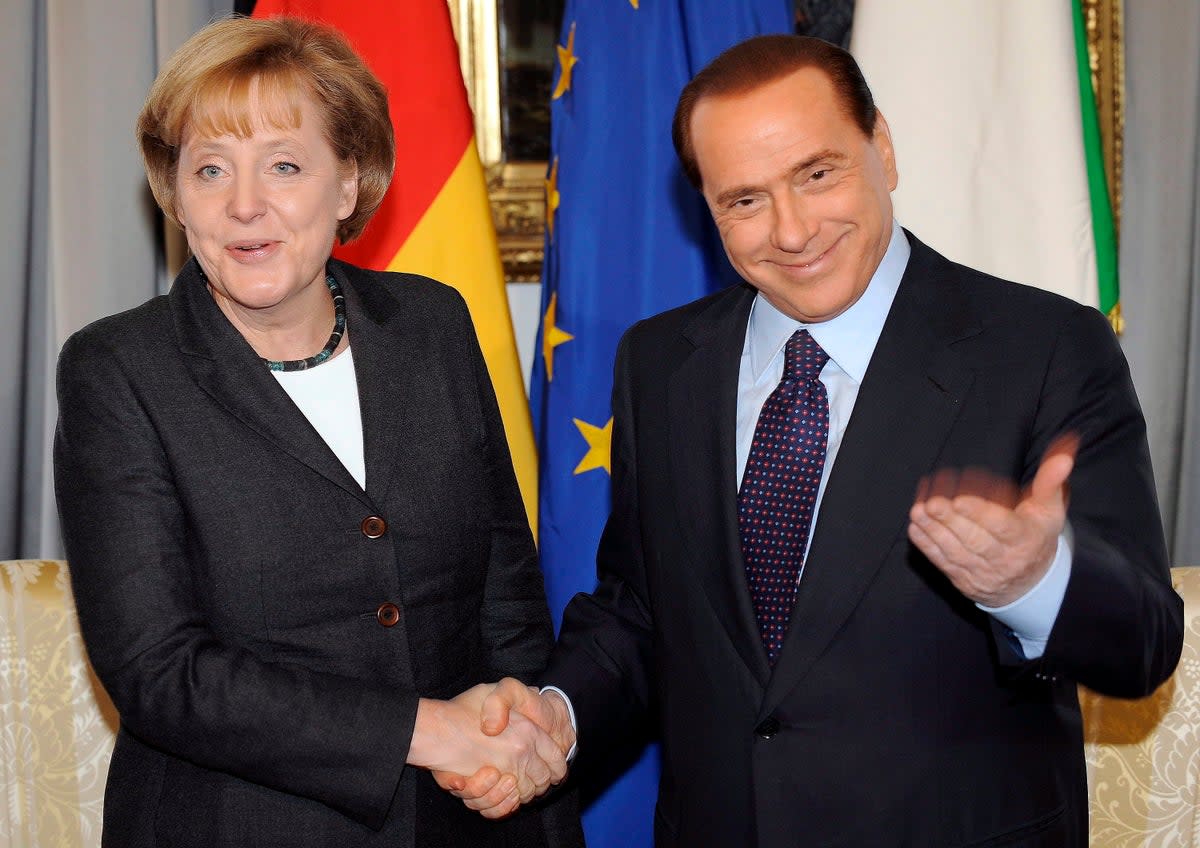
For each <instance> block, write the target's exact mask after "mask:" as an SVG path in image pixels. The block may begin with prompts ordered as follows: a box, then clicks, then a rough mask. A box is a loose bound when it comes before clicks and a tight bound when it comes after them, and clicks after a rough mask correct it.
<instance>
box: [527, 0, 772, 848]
mask: <svg viewBox="0 0 1200 848" xmlns="http://www.w3.org/2000/svg"><path fill="white" fill-rule="evenodd" d="M792 24H793V9H792V3H791V0H686V2H684V0H669V1H668V0H603V2H601V1H600V0H568V2H567V5H566V10H565V12H564V16H563V29H562V37H561V39H560V43H559V45H558V65H559V67H558V71H557V77H556V85H555V88H554V92H553V95H552V101H551V120H552V125H551V154H550V165H549V173H548V175H547V179H546V216H547V217H546V259H545V265H544V267H543V271H542V280H543V288H542V316H543V320H542V325H541V330H540V332H539V336H538V342H539V344H538V351H539V356H538V357H537V359H536V362H535V365H534V375H533V392H532V395H533V397H532V410H533V415H534V422H535V427H536V429H537V433H538V448H539V450H538V453H539V457H540V471H539V474H540V492H541V500H540V518H539V533H538V535H539V546H540V550H541V557H542V568H543V570H544V572H545V576H546V590H547V593H548V594H549V598H550V609H551V611H552V612H553V614H554V615H555V619H556V625H557V623H558V622H559V619H560V617H561V614H562V610H563V607H564V606H565V605H566V603H567V601H568V600H570V598H571V596H572V595H574V594H575V593H576V592H580V591H589V590H591V589H592V588H593V587H594V586H595V583H596V571H595V552H596V546H597V543H598V542H599V539H600V533H601V530H602V529H603V526H604V521H605V519H606V517H607V516H608V507H609V479H608V475H609V471H610V467H609V445H610V441H611V435H612V418H611V415H610V410H609V394H610V391H611V388H612V364H613V357H614V354H615V353H616V348H617V342H618V341H619V339H620V337H621V334H622V333H623V332H624V331H625V329H626V328H627V327H629V326H630V325H631V324H633V323H634V322H635V321H637V320H639V319H641V318H644V317H646V316H649V315H653V314H655V313H658V312H661V311H663V310H665V309H670V308H671V307H674V306H678V305H679V304H682V303H686V302H688V301H690V300H694V299H696V298H698V297H702V296H704V295H706V294H708V293H710V292H713V291H715V290H717V289H719V288H722V287H723V286H726V285H728V284H729V283H731V282H732V281H733V276H732V270H731V269H730V268H729V265H728V262H727V261H726V260H725V256H724V252H723V250H722V248H721V245H720V241H719V239H718V238H717V234H716V230H715V228H714V227H713V225H712V222H711V219H710V217H709V214H708V210H707V208H706V206H705V204H704V201H703V199H702V198H701V197H700V195H699V194H698V193H697V192H696V191H695V189H693V188H692V187H691V186H690V185H688V183H687V180H686V178H685V177H684V176H683V173H682V172H681V170H680V169H679V165H678V163H677V161H676V158H675V152H674V149H673V147H672V145H671V132H670V129H671V117H672V115H673V114H674V111H675V101H676V98H677V97H678V96H679V92H680V90H681V89H682V88H683V86H684V84H685V83H686V82H687V81H688V80H689V79H691V78H692V76H693V75H694V74H695V73H696V72H697V71H699V70H700V69H701V68H702V67H704V65H706V64H707V63H708V62H709V61H710V60H711V59H712V58H714V57H715V56H716V55H717V54H718V53H720V52H721V51H722V50H724V49H725V48H726V47H729V46H731V45H732V44H735V43H736V42H738V41H741V40H743V39H745V38H749V37H750V36H753V35H759V34H762V33H768V32H790V31H791V29H792ZM580 744H581V746H586V745H587V740H586V739H583V740H580ZM657 779H658V762H657V754H656V752H655V751H653V750H651V751H649V752H648V753H647V754H646V755H645V756H643V757H642V759H641V760H640V761H639V762H638V763H637V764H636V765H635V766H634V767H633V768H632V769H631V770H630V771H629V772H627V773H626V774H625V776H624V777H623V778H621V779H620V780H619V781H617V782H616V783H615V784H613V786H612V787H611V788H610V789H608V790H607V791H606V792H605V793H604V794H603V795H602V796H601V797H600V798H599V799H598V800H597V801H596V802H595V803H593V804H592V805H591V806H590V807H589V808H588V810H587V811H586V812H585V814H584V826H585V828H586V830H587V836H588V844H589V845H590V846H592V848H609V847H610V846H613V848H615V846H621V848H630V846H632V848H639V846H650V845H651V844H652V843H653V837H652V830H653V828H652V825H653V809H654V798H655V795H656V784H657ZM585 800H586V799H585Z"/></svg>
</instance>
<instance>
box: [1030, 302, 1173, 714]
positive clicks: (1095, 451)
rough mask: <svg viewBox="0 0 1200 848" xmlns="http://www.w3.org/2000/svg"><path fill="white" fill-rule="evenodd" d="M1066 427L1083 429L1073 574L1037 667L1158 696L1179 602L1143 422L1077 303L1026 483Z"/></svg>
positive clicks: (1117, 356)
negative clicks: (1157, 688) (1051, 444)
mask: <svg viewBox="0 0 1200 848" xmlns="http://www.w3.org/2000/svg"><path fill="white" fill-rule="evenodd" d="M1063 432H1075V433H1077V434H1079V436H1080V446H1079V451H1078V454H1077V456H1076V464H1075V468H1074V471H1073V472H1072V474H1071V478H1070V486H1071V492H1070V500H1069V503H1068V520H1069V521H1070V524H1071V528H1072V531H1073V533H1074V555H1073V558H1072V565H1071V577H1070V581H1069V583H1068V585H1067V590H1066V594H1065V595H1064V598H1063V603H1062V606H1061V608H1060V610H1059V614H1058V618H1057V619H1056V621H1055V624H1054V627H1053V629H1052V631H1051V634H1050V639H1049V642H1048V643H1047V646H1046V651H1045V654H1044V655H1043V657H1042V658H1041V660H1040V661H1036V662H1034V663H1033V664H1032V665H1033V666H1034V667H1035V668H1037V669H1038V673H1041V674H1043V675H1045V676H1048V677H1057V676H1066V677H1068V678H1070V679H1073V680H1076V681H1078V682H1080V683H1083V684H1084V685H1086V686H1088V687H1090V688H1092V689H1095V690H1096V691H1098V692H1102V693H1105V694H1110V695H1118V696H1125V697H1139V696H1142V695H1146V694H1148V693H1150V692H1152V691H1153V690H1154V689H1155V688H1156V687H1157V686H1159V685H1160V684H1161V683H1162V682H1163V681H1164V680H1166V679H1167V677H1168V676H1170V674H1171V673H1172V671H1173V670H1174V669H1175V665H1176V663H1177V662H1178V660H1179V655H1180V651H1181V650H1182V644H1183V602H1182V600H1181V599H1180V597H1179V596H1178V594H1176V592H1175V591H1174V590H1173V589H1172V587H1171V579H1170V569H1169V564H1168V560H1167V551H1166V544H1165V541H1164V538H1163V530H1162V522H1161V519H1160V517H1159V512H1158V503H1157V498H1156V495H1155V489H1154V478H1153V474H1152V472H1151V467H1150V454H1149V448H1148V446H1147V442H1146V424H1145V421H1144V419H1143V417H1142V411H1141V408H1140V407H1139V405H1138V401H1137V396H1136V395H1135V393H1134V388H1133V383H1132V380H1131V379H1130V375H1129V368H1128V365H1127V364H1126V362H1125V357H1124V355H1123V354H1122V353H1121V350H1120V347H1119V346H1118V344H1117V341H1116V337H1115V336H1114V335H1113V333H1112V331H1111V330H1110V329H1109V326H1108V323H1107V321H1106V320H1105V319H1104V317H1103V316H1102V315H1101V314H1100V313H1099V312H1097V311H1096V310H1094V309H1089V308H1083V307H1080V308H1077V309H1076V310H1074V311H1073V312H1072V314H1071V315H1070V317H1069V318H1068V320H1067V321H1066V324H1065V326H1064V328H1063V331H1062V333H1061V334H1060V336H1059V339H1058V342H1057V344H1056V346H1055V349H1054V353H1053V355H1052V357H1051V360H1050V364H1049V367H1048V369H1047V372H1046V375H1045V383H1044V388H1043V393H1042V400H1041V403H1040V407H1039V411H1038V415H1037V418H1036V421H1035V424H1034V430H1033V439H1032V450H1031V451H1030V453H1029V455H1028V460H1027V469H1026V480H1027V481H1028V480H1029V479H1031V478H1032V476H1033V473H1034V472H1035V471H1036V468H1037V465H1038V463H1039V462H1040V461H1041V457H1042V454H1043V453H1044V452H1045V449H1046V446H1047V445H1048V444H1049V443H1050V441H1051V440H1052V439H1053V438H1054V437H1055V436H1057V435H1059V434H1060V433H1063Z"/></svg>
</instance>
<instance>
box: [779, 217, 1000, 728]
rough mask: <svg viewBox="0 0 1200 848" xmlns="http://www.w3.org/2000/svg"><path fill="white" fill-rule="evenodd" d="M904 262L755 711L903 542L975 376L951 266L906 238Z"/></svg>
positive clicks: (823, 640) (797, 675)
mask: <svg viewBox="0 0 1200 848" xmlns="http://www.w3.org/2000/svg"><path fill="white" fill-rule="evenodd" d="M909 241H910V242H911V243H912V256H911V257H910V259H909V263H908V268H907V269H906V270H905V273H904V277H903V279H902V280H901V283H900V288H899V290H898V291H897V293H896V299H895V300H894V301H893V303H892V309H891V311H890V312H889V314H888V318H887V321H886V322H885V324H884V328H883V332H882V333H881V335H880V337H879V342H878V344H877V345H876V347H875V352H874V354H873V355H872V357H871V363H870V365H869V366H868V368H867V373H866V376H865V378H864V380H863V384H862V386H861V388H860V390H859V393H858V399H857V401H856V402H855V406H854V412H853V414H852V415H851V417H850V422H849V425H848V426H847V428H846V433H845V435H844V437H843V441H842V446H841V448H840V450H839V452H838V456H837V459H836V463H835V465H834V467H833V470H832V473H831V475H830V478H829V481H828V483H827V485H826V490H825V495H824V497H823V499H822V501H821V508H820V513H819V515H818V516H817V526H816V531H815V535H814V537H813V541H812V545H811V547H810V550H809V554H808V560H807V562H806V563H805V567H804V573H803V575H802V577H801V580H800V583H799V587H798V589H797V595H796V605H795V608H794V609H793V612H792V619H791V623H790V625H789V629H788V634H787V637H786V639H785V641H784V645H783V651H782V653H781V654H780V657H779V660H778V661H777V664H776V667H775V669H774V674H773V675H772V678H771V682H770V685H769V686H768V689H767V695H766V698H765V700H764V703H763V708H762V714H763V715H764V716H765V715H767V714H769V713H770V712H771V711H772V710H774V709H775V708H776V707H777V706H778V705H779V703H780V702H781V701H782V700H783V698H784V697H785V696H786V695H787V693H788V692H789V691H790V690H791V689H792V688H794V687H795V686H796V685H797V684H798V683H799V682H800V680H801V679H802V678H803V676H804V675H805V673H806V672H807V671H808V670H809V668H811V666H812V664H813V662H814V661H815V660H816V659H817V657H819V656H820V655H821V654H822V653H823V652H824V651H825V649H826V647H827V646H828V645H829V643H830V641H831V640H832V639H833V638H834V637H835V635H836V634H837V632H838V630H839V629H840V628H841V627H842V626H843V624H845V622H846V620H847V619H848V618H849V617H850V615H851V614H852V613H853V612H854V608H855V606H856V605H857V604H858V602H859V600H860V599H861V598H862V596H863V594H864V593H865V592H866V591H867V589H868V587H869V586H870V584H871V581H872V580H873V579H874V577H875V575H876V573H877V572H878V570H879V568H880V567H881V566H882V565H883V563H884V561H885V559H886V557H887V554H888V551H889V550H890V549H891V548H892V546H893V545H894V544H895V543H896V542H897V541H898V540H899V539H900V538H901V537H902V536H903V535H904V534H905V532H906V530H907V526H908V511H909V508H910V507H911V505H912V500H913V496H914V494H915V493H916V487H917V483H918V481H919V480H920V478H921V477H922V476H924V475H926V474H928V473H929V472H930V471H931V470H932V468H933V465H934V463H935V462H936V460H937V457H938V454H939V453H940V452H941V449H942V445H943V444H944V443H945V440H946V438H947V436H948V435H949V433H950V429H951V427H952V426H953V424H954V422H955V420H956V419H957V418H958V414H959V411H960V409H961V407H962V403H963V400H964V398H965V397H966V394H967V391H968V390H969V388H970V386H971V382H972V380H973V378H974V375H973V373H972V372H971V371H970V370H968V369H967V368H965V367H964V366H963V365H962V364H961V363H960V361H959V357H958V355H957V354H956V353H955V351H954V350H953V344H954V342H956V341H959V340H961V339H964V338H967V337H969V336H972V335H975V334H977V333H978V332H980V327H979V324H978V322H977V321H976V320H975V318H974V316H973V314H972V312H971V310H970V309H969V307H968V306H967V304H966V302H965V300H964V299H963V297H962V293H961V292H960V290H959V289H958V287H957V285H956V279H955V274H954V271H953V266H952V265H951V264H950V263H949V262H947V261H946V260H945V259H943V258H942V257H940V256H938V255H937V254H936V253H934V252H933V251H931V250H930V249H929V248H927V247H925V246H924V245H923V244H921V243H920V242H919V241H917V240H916V239H915V238H914V237H913V236H912V235H911V234H910V235H909Z"/></svg>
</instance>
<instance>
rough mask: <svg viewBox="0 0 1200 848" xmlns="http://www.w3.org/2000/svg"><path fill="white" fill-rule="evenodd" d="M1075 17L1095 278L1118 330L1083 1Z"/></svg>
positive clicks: (1075, 4)
mask: <svg viewBox="0 0 1200 848" xmlns="http://www.w3.org/2000/svg"><path fill="white" fill-rule="evenodd" d="M1071 6H1072V10H1073V13H1074V18H1075V58H1076V64H1077V65H1078V67H1079V103H1080V106H1081V107H1082V108H1081V112H1082V118H1083V149H1084V155H1085V156H1086V159H1087V174H1088V194H1089V195H1090V197H1091V202H1092V234H1093V236H1094V237H1095V240H1096V277H1097V282H1098V284H1099V288H1100V290H1099V302H1100V311H1101V312H1103V313H1104V314H1105V315H1107V316H1108V317H1109V320H1110V321H1112V322H1113V326H1114V329H1118V330H1119V317H1120V308H1119V307H1120V302H1121V290H1120V281H1119V280H1118V278H1117V234H1116V229H1115V228H1114V226H1113V211H1112V201H1111V200H1110V195H1109V191H1108V181H1107V179H1106V178H1105V175H1104V150H1103V147H1102V146H1101V143H1100V119H1099V117H1098V116H1097V114H1096V93H1095V91H1093V89H1092V67H1091V62H1090V61H1089V59H1088V46H1087V31H1086V30H1085V27H1084V20H1083V3H1082V0H1072V3H1071Z"/></svg>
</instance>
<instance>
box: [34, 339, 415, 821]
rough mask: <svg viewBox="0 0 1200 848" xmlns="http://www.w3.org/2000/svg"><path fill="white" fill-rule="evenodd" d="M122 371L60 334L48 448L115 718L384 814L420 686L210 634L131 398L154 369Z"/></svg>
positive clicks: (176, 507) (232, 767)
mask: <svg viewBox="0 0 1200 848" xmlns="http://www.w3.org/2000/svg"><path fill="white" fill-rule="evenodd" d="M126 371H127V369H126V367H125V366H124V365H123V364H122V362H121V361H120V360H119V358H118V356H117V355H116V354H115V353H114V352H113V351H112V350H110V349H109V348H108V346H107V345H106V343H105V342H104V340H103V339H101V338H99V337H97V335H96V334H92V335H90V336H88V337H81V336H79V335H77V336H75V337H73V338H72V339H71V340H69V341H68V342H67V344H66V346H65V347H64V349H63V352H62V355H61V357H60V359H59V367H58V401H59V410H60V413H59V420H58V427H57V431H56V434H55V450H54V473H55V487H56V492H57V497H58V506H59V512H60V516H61V522H62V531H63V538H64V542H65V545H66V550H67V555H68V558H69V561H70V565H71V574H72V582H73V588H74V592H75V600H76V605H77V608H78V612H79V618H80V623H81V626H82V629H83V633H84V636H85V640H86V644H87V647H88V653H89V656H90V659H91V661H92V664H93V665H94V667H95V669H96V672H97V674H98V675H99V677H100V680H101V681H102V682H103V684H104V687H105V689H106V690H107V691H108V693H109V695H110V696H111V697H112V700H113V702H114V703H115V705H116V706H117V709H118V711H119V712H120V715H121V723H122V726H123V727H124V728H125V729H126V730H127V731H128V732H129V733H131V734H133V735H134V736H136V737H137V738H139V739H141V740H142V741H144V742H145V743H147V744H149V745H151V746H153V747H155V748H158V749H160V750H163V751H166V752H168V753H170V754H172V755H174V756H177V757H180V758H182V759H185V760H188V761H190V762H192V763H195V764H197V765H200V766H202V767H205V768H209V769H214V770H218V771H222V772H226V773H228V774H232V775H235V776H237V777H239V778H242V779H244V780H247V781H251V782H254V783H257V784H261V785H263V786H267V787H271V788H273V789H277V790H280V791H283V792H288V793H292V794H295V795H300V796H305V797H308V798H312V799H315V800H317V801H320V802H322V803H324V804H326V805H328V806H330V807H332V808H334V809H336V810H339V811H341V812H342V813H344V814H345V815H347V816H349V817H351V818H353V819H356V820H358V821H360V822H362V823H363V824H365V825H367V826H369V827H374V828H378V827H381V826H382V823H383V821H384V819H385V817H386V815H387V813H388V810H389V808H390V806H391V803H392V798H393V795H394V794H395V791H396V787H397V784H398V781H399V779H400V776H401V773H402V771H403V769H404V765H405V761H406V759H407V755H408V747H409V742H410V739H411V735H412V730H413V725H414V722H415V717H416V708H417V700H418V699H417V695H416V693H415V692H411V691H397V689H396V688H394V687H384V686H382V685H378V686H373V685H371V684H370V683H368V682H364V681H361V680H352V679H349V678H344V677H339V676H335V675H331V674H320V673H316V672H313V671H311V670H308V669H305V668H302V667H300V666H297V665H292V664H286V663H273V662H269V661H267V660H265V659H263V658H261V657H260V656H258V655H256V654H254V653H252V652H250V651H248V650H245V649H244V648H240V647H237V646H233V645H230V644H226V643H223V642H222V641H221V640H219V639H218V638H216V637H215V636H214V633H213V632H212V630H211V628H210V627H209V626H208V623H207V621H206V618H205V614H204V613H203V611H202V610H201V609H200V607H199V605H198V602H197V597H198V593H197V592H196V590H195V586H194V582H195V581H198V580H200V579H203V578H202V576H201V575H198V574H196V573H195V571H194V568H193V566H192V564H191V558H190V557H189V552H190V551H192V550H195V549H196V547H197V546H199V545H202V544H203V540H201V539H197V538H194V534H189V528H188V519H187V515H186V513H185V511H184V509H183V507H182V505H181V502H180V498H179V496H178V494H177V491H176V487H175V483H174V481H173V479H172V470H171V458H170V457H169V456H168V455H167V454H166V452H165V451H164V449H163V447H162V442H161V440H160V438H159V436H158V434H157V433H156V431H155V428H154V424H153V422H152V421H151V419H150V417H149V415H148V414H147V413H146V411H145V408H144V407H143V404H142V403H141V402H140V400H139V393H140V391H142V390H145V391H154V390H155V376H154V375H152V374H144V373H139V374H137V375H133V374H130V373H126ZM230 484H231V485H236V481H230ZM264 509H269V506H266V505H264ZM269 518H270V516H269V515H264V520H269Z"/></svg>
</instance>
